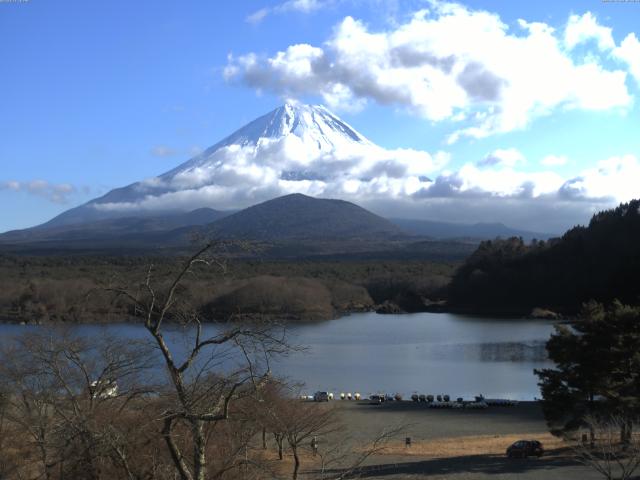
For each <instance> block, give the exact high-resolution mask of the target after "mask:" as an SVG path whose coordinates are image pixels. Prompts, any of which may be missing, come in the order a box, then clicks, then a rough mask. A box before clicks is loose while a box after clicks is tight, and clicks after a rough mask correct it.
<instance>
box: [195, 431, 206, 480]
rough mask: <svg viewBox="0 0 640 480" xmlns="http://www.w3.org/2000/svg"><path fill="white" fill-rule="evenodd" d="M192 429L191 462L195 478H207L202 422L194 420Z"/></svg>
mask: <svg viewBox="0 0 640 480" xmlns="http://www.w3.org/2000/svg"><path fill="white" fill-rule="evenodd" d="M192 430H193V463H194V468H193V470H194V473H195V476H194V478H195V480H206V478H207V454H206V453H207V452H206V449H207V439H206V436H205V434H204V422H203V421H202V420H194V421H193V423H192Z"/></svg>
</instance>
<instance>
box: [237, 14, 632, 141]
mask: <svg viewBox="0 0 640 480" xmlns="http://www.w3.org/2000/svg"><path fill="white" fill-rule="evenodd" d="M571 18H574V17H571ZM590 22H591V23H590ZM594 25H595V27H597V28H594ZM567 30H568V31H569V34H568V35H569V40H566V39H564V40H563V38H562V36H561V35H560V34H559V33H557V32H556V31H555V30H554V29H553V28H552V27H551V26H549V25H547V24H544V23H530V22H527V21H525V20H520V21H519V31H513V30H510V28H509V27H508V26H507V25H506V24H505V23H504V22H503V21H502V20H501V18H500V17H499V16H498V15H497V14H494V13H490V12H487V11H481V10H471V9H469V8H466V7H464V6H462V5H459V4H454V3H439V2H434V3H433V8H432V11H427V10H422V11H419V12H417V13H415V14H414V15H413V16H412V17H411V18H410V20H408V21H405V22H404V23H400V24H398V25H396V26H394V27H393V28H390V29H387V30H381V31H373V30H372V29H370V28H369V27H368V26H367V25H366V24H364V23H363V22H361V21H359V20H356V19H354V18H352V17H346V18H345V19H344V20H343V21H342V22H340V24H338V25H337V26H336V28H335V30H334V33H333V35H332V36H331V37H330V38H329V39H328V40H327V41H326V42H325V43H324V44H323V45H322V46H314V45H308V44H296V45H291V46H289V47H288V48H286V49H285V50H283V51H280V52H277V53H276V54H275V55H272V56H270V57H263V56H259V55H257V54H255V53H249V54H246V55H242V56H239V57H230V59H229V62H228V64H227V67H226V69H225V78H226V79H227V80H229V81H239V82H242V83H244V84H245V85H248V86H250V87H252V88H255V89H256V90H258V91H263V90H267V91H271V92H275V93H278V94H281V95H285V96H292V97H296V96H302V95H318V96H321V97H322V98H323V100H324V101H325V102H326V103H328V104H329V105H330V106H332V107H333V108H339V107H342V106H345V105H346V106H347V107H348V108H350V109H353V108H361V107H362V106H363V105H364V104H365V103H366V102H367V101H375V102H377V103H379V104H383V105H397V106H403V107H406V108H408V109H410V110H411V111H413V112H415V113H416V114H418V115H420V116H422V117H424V118H426V119H428V120H431V121H436V122H438V121H444V120H454V119H455V120H456V123H458V124H460V125H461V127H460V128H459V129H458V130H457V131H455V132H453V133H452V134H451V135H450V137H449V141H450V142H454V141H457V140H458V139H460V138H461V137H464V136H468V137H475V138H482V137H486V136H489V135H492V134H495V133H501V132H509V131H513V130H517V129H522V128H525V127H526V126H527V125H528V124H529V123H530V122H531V120H532V119H535V118H537V117H540V116H544V115H549V114H550V113H553V112H554V111H556V110H558V109H581V110H609V109H614V108H623V107H627V106H628V105H630V104H631V101H632V97H631V95H630V93H629V92H628V90H627V87H626V72H625V71H623V70H610V69H607V68H605V67H604V66H603V65H602V64H601V63H598V59H597V57H593V58H591V59H590V60H586V61H585V60H581V61H580V62H577V61H575V60H574V59H572V58H571V56H570V53H569V52H567V51H566V50H565V48H564V45H565V42H566V41H568V42H570V43H571V42H573V43H575V42H579V41H583V39H584V38H586V37H585V35H587V36H588V35H590V36H594V35H597V38H598V41H599V42H600V44H601V45H602V46H603V48H604V47H607V48H608V46H610V43H609V41H608V40H607V39H606V34H605V33H606V28H605V27H601V26H599V25H598V24H597V22H596V20H595V18H593V17H592V16H591V15H590V14H585V15H584V16H582V17H575V18H574V19H573V20H571V19H570V21H569V24H568V26H567V29H565V37H566V35H567V34H566V32H567ZM571 32H574V33H571ZM628 45H629V46H628V47H627V49H625V50H624V52H623V53H621V55H624V57H625V58H627V57H629V58H632V55H631V53H630V52H634V51H635V48H636V47H635V44H634V43H633V40H629V43H628Z"/></svg>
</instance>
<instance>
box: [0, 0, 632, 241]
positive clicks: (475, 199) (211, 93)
mask: <svg viewBox="0 0 640 480" xmlns="http://www.w3.org/2000/svg"><path fill="white" fill-rule="evenodd" d="M423 10H428V12H422V11H423ZM420 12H422V13H420ZM571 19H573V20H571ZM519 20H523V21H524V22H519ZM638 20H640V4H638V3H615V2H602V1H592V2H590V1H580V2H542V1H540V2H506V1H469V2H464V3H462V4H450V3H445V2H427V1H406V2H402V1H382V0H377V1H376V0H325V1H322V0H288V1H279V2H277V1H274V2H258V1H238V2H210V1H187V2H184V1H181V2H179V1H153V2H151V1H135V2H130V1H129V2H124V1H117V0H116V1H112V2H86V1H58V2H47V1H43V0H29V1H15V2H0V65H2V75H1V76H0V87H1V88H0V131H1V132H2V142H0V201H1V202H2V204H3V205H5V208H4V209H3V214H2V216H0V231H4V230H8V229H14V228H24V227H28V226H32V225H35V224H38V223H41V222H43V221H46V220H48V219H49V218H51V217H52V216H54V215H56V214H58V213H60V212H62V211H64V210H66V209H68V208H71V207H73V206H76V205H79V204H81V203H84V202H86V201H88V200H90V199H92V198H95V197H96V196H99V195H101V194H104V193H106V192H107V191H109V190H110V189H112V188H116V187H120V186H123V185H127V184H130V183H132V182H136V181H139V180H142V179H145V178H149V177H153V176H154V175H158V174H160V173H162V172H164V171H167V170H169V169H170V168H172V167H174V166H176V165H177V164H179V163H182V162H183V161H185V160H187V159H188V158H190V157H191V156H193V155H194V154H195V153H197V152H198V151H200V150H201V149H203V148H206V147H208V146H210V145H212V144H214V143H216V142H217V141H218V140H220V139H221V138H223V137H224V136H226V135H227V134H229V133H231V132H232V131H233V130H235V129H237V128H239V127H241V126H242V125H244V124H245V123H247V122H248V121H250V120H252V119H254V118H255V117H257V116H259V115H262V114H264V113H266V112H268V111H270V110H272V109H273V108H275V107H277V106H278V105H280V104H282V103H283V101H284V99H285V98H292V97H294V98H297V99H298V100H301V101H304V102H311V103H325V104H327V105H328V107H329V108H330V109H331V110H332V111H334V112H335V113H336V114H338V115H339V116H340V117H341V118H343V119H344V120H346V121H347V122H349V123H350V124H351V125H352V126H353V127H355V128H356V129H357V130H358V131H360V132H361V133H362V134H364V135H365V136H366V137H368V138H369V139H370V140H371V141H373V142H375V143H376V144H378V145H380V146H381V147H383V148H385V149H390V150H392V149H399V148H409V149H414V150H416V151H424V152H429V154H430V155H432V156H434V157H435V155H436V153H437V152H440V153H441V154H442V155H446V158H447V161H446V162H445V163H443V162H435V163H437V165H435V164H434V165H431V167H430V171H428V172H427V173H428V174H429V176H430V177H431V178H432V179H433V180H436V179H440V183H439V185H446V187H447V189H448V190H447V191H448V192H451V194H450V195H440V196H437V195H435V192H436V189H433V190H431V191H429V188H428V187H424V188H423V189H422V190H420V191H417V192H416V191H413V190H412V191H410V192H409V194H407V198H402V199H401V200H402V202H404V203H403V205H408V203H407V202H410V203H411V208H409V209H408V211H410V212H412V215H415V216H417V215H420V214H422V215H423V216H425V217H429V218H439V219H449V220H452V221H473V220H474V219H478V220H482V221H505V222H507V223H510V224H518V225H519V226H527V225H532V226H535V227H536V228H539V229H540V228H546V229H550V230H556V231H559V230H561V229H562V228H564V227H566V226H570V225H571V224H573V223H576V222H584V221H586V220H588V218H589V215H590V213H591V212H593V211H594V210H597V209H599V208H603V207H605V206H610V205H613V204H615V203H616V202H618V201H625V200H628V199H630V198H631V197H633V196H636V197H637V196H640V191H637V190H636V188H637V189H638V190H640V187H636V186H635V185H636V183H635V179H636V178H640V177H635V178H634V175H640V164H639V160H638V159H639V158H640V135H638V133H637V130H638V119H639V107H638V100H637V97H638V94H639V88H638V86H639V85H640V43H638V39H637V37H638V35H640V32H638V25H640V23H639V22H638ZM447 22H448V23H447ZM536 22H537V23H536ZM497 24H502V27H496V25H497ZM535 25H537V27H536V26H535ZM476 27H477V28H478V30H477V36H476V37H475V38H469V37H468V35H469V34H470V33H473V32H476V30H474V28H476ZM496 28H498V30H500V28H502V30H501V32H502V33H500V34H499V35H496V32H491V29H496ZM550 29H553V31H551V30H550ZM425 32H426V33H425ZM500 35H502V36H503V37H504V38H502V37H500ZM369 36H374V37H375V38H377V39H378V40H380V41H381V42H383V43H384V44H385V45H391V46H390V47H389V48H390V49H391V48H392V47H393V48H395V47H396V46H398V45H399V46H400V47H403V48H404V47H407V46H409V47H415V49H416V51H412V52H410V53H412V54H416V52H417V53H419V54H420V55H423V60H422V61H423V62H427V63H429V62H431V60H429V59H431V58H438V59H441V60H442V59H445V60H446V59H447V58H452V59H456V60H455V62H456V63H455V64H454V67H453V69H454V71H455V72H457V73H456V75H457V76H456V77H455V81H453V80H452V77H451V75H449V73H448V72H446V69H447V67H442V68H441V69H440V70H441V71H439V70H437V69H431V66H432V65H431V64H430V65H431V66H430V65H426V64H420V65H418V66H417V67H416V66H415V65H413V64H412V65H407V64H403V66H402V67H397V69H396V70H394V71H393V72H391V75H387V73H389V71H388V70H386V71H385V65H386V63H385V62H387V61H388V55H389V53H390V52H391V53H393V52H395V50H394V51H392V50H389V51H381V50H380V49H378V50H375V49H374V50H373V51H369V50H368V46H367V45H366V43H367V42H368V40H367V39H368V38H370V37H369ZM371 38H373V37H371ZM501 38H502V39H501ZM551 40H553V41H555V42H556V43H554V44H551V43H550V42H551ZM358 42H361V43H358ZM483 42H486V44H483ZM511 43H513V45H511ZM505 45H506V46H505ZM508 45H511V46H508ZM517 45H521V46H520V47H519V46H517ZM300 46H307V47H309V48H307V49H306V50H305V49H302V48H298V47H300ZM518 49H521V51H522V55H521V56H520V55H518ZM398 51H399V50H398ZM403 51H406V48H405V50H403ZM278 52H281V53H282V55H281V56H280V57H278ZM318 55H320V56H322V58H323V59H326V62H327V63H326V65H324V64H323V65H324V66H323V67H322V69H319V70H317V71H316V70H314V71H313V72H308V71H305V67H304V66H305V65H307V64H309V62H313V61H315V60H314V59H316V58H317V56H318ZM385 55H386V56H385ZM509 55H513V56H514V57H513V59H511V58H510V57H509ZM529 56H530V60H528V59H527V58H526V57H529ZM363 57H364V58H365V59H367V61H366V62H365V64H363V65H360V66H358V65H359V64H358V63H357V62H358V61H360V60H361V59H362V58H363ZM278 58H279V61H276V60H277V59H278ZM424 58H427V60H424ZM546 58H549V59H550V60H549V61H547V60H546ZM249 59H251V61H249ZM519 61H522V62H523V63H522V66H521V67H513V68H512V67H510V65H511V64H513V63H514V62H516V63H517V62H519ZM465 62H466V63H465ZM567 62H569V63H567ZM423 67H424V68H427V69H431V70H424V69H423ZM369 68H370V70H368V69H369ZM394 68H396V67H394ZM438 68H439V67H438ZM528 68H531V70H530V72H529V74H528V75H525V74H524V73H523V72H525V73H526V72H527V71H528V70H527V69H528ZM565 68H566V70H564V69H565ZM296 69H298V70H296ZM456 69H457V70H456ZM425 72H426V73H425ZM442 72H445V73H442ZM465 72H466V73H468V74H469V75H470V77H469V78H470V82H471V83H465V84H464V88H462V89H461V88H460V85H462V84H463V83H464V82H463V81H462V80H461V78H462V77H461V75H463V74H465ZM445 74H446V75H445ZM429 75H431V76H429ZM447 75H449V77H451V78H449V77H447ZM554 75H555V76H558V78H555V77H554ZM390 76H391V78H390ZM545 79H546V80H545ZM547 80H548V82H547ZM420 82H426V83H427V84H429V85H430V87H429V88H426V87H425V86H424V85H423V84H421V83H420ZM456 82H457V83H456ZM545 82H546V83H545ZM564 82H567V83H566V84H565V83H564ZM547 83H548V85H547ZM527 102H528V103H527ZM525 184H526V185H530V186H531V185H533V187H532V191H533V192H535V193H532V194H526V192H525V193H523V192H522V188H523V187H522V186H523V185H525ZM638 184H640V182H639V183H638ZM363 191H364V190H363ZM421 192H423V193H424V194H423V195H421ZM363 195H364V194H363ZM353 199H354V200H358V199H359V197H357V196H355V197H353ZM362 200H363V202H364V203H365V204H367V205H368V206H371V207H372V208H374V209H376V210H377V211H380V212H381V213H384V214H393V213H394V210H393V208H391V207H389V208H387V207H385V206H384V205H383V203H384V202H383V199H381V198H380V197H376V198H373V197H370V196H367V197H365V196H363V197H362ZM479 204H482V210H479V209H474V208H472V207H474V206H477V205H479ZM211 206H213V207H215V206H216V205H211ZM478 208H479V207H478ZM465 211H468V213H467V214H466V215H465V214H463V213H464V212H465ZM527 212H530V213H527ZM554 212H555V213H557V218H556V219H555V220H553V221H551V220H549V216H550V215H551V216H553V215H554Z"/></svg>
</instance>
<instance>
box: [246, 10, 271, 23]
mask: <svg viewBox="0 0 640 480" xmlns="http://www.w3.org/2000/svg"><path fill="white" fill-rule="evenodd" d="M267 15H269V9H268V8H261V9H260V10H256V11H255V12H253V13H252V14H251V15H249V16H247V18H246V21H247V22H248V23H251V24H253V25H256V24H258V23H260V22H262V20H264V19H265V18H266V16H267Z"/></svg>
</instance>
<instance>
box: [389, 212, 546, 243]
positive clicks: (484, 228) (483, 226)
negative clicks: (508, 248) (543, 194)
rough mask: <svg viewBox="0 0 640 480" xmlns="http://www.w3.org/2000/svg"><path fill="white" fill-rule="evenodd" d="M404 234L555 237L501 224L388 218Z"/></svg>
mask: <svg viewBox="0 0 640 480" xmlns="http://www.w3.org/2000/svg"><path fill="white" fill-rule="evenodd" d="M389 220H390V221H391V222H393V223H394V224H396V225H398V226H399V227H400V228H401V229H402V230H404V231H405V232H406V233H409V234H413V235H424V236H427V237H431V238H435V239H445V238H446V239H452V238H456V239H476V240H490V239H493V238H496V237H501V238H509V237H522V239H523V240H525V241H527V242H528V241H531V240H533V239H537V240H548V239H549V238H553V237H555V236H557V235H555V234H552V233H542V232H531V231H528V230H520V229H515V228H510V227H508V226H506V225H504V224H503V223H475V224H460V223H450V222H438V221H434V220H417V219H409V218H390V219H389Z"/></svg>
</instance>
